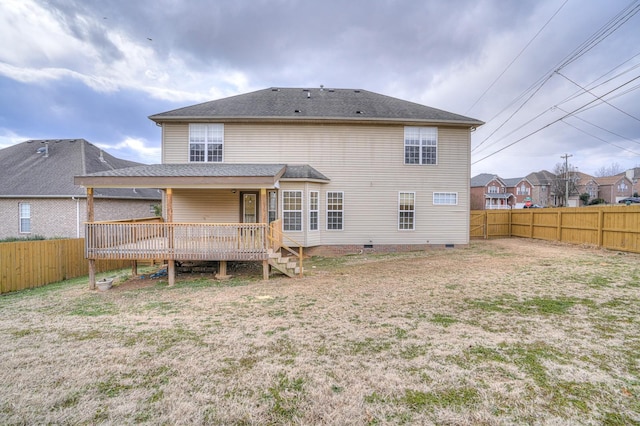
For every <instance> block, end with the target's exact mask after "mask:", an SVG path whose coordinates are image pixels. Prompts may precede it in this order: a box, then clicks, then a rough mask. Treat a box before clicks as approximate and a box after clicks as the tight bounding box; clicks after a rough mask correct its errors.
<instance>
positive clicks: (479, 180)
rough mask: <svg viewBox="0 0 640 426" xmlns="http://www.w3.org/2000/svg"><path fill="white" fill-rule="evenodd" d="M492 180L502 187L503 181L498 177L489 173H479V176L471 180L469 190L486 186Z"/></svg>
mask: <svg viewBox="0 0 640 426" xmlns="http://www.w3.org/2000/svg"><path fill="white" fill-rule="evenodd" d="M494 179H495V180H497V181H498V182H500V183H502V184H503V185H504V181H503V180H502V179H500V177H499V176H498V175H494V174H491V173H480V174H479V175H476V176H474V177H472V178H471V188H476V187H478V186H487V184H488V183H489V182H491V181H492V180H494ZM505 186H506V185H505Z"/></svg>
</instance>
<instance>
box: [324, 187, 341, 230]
mask: <svg viewBox="0 0 640 426" xmlns="http://www.w3.org/2000/svg"><path fill="white" fill-rule="evenodd" d="M343 217H344V193H343V192H327V230H328V231H341V230H342V229H343Z"/></svg>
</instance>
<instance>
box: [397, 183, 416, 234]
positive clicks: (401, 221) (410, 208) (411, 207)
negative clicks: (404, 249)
mask: <svg viewBox="0 0 640 426" xmlns="http://www.w3.org/2000/svg"><path fill="white" fill-rule="evenodd" d="M415 214H416V193H415V192H400V193H399V194H398V229H399V230H400V231H412V230H414V229H415Z"/></svg>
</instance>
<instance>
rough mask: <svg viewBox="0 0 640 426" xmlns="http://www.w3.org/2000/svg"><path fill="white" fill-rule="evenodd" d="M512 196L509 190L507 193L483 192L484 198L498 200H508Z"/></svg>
mask: <svg viewBox="0 0 640 426" xmlns="http://www.w3.org/2000/svg"><path fill="white" fill-rule="evenodd" d="M513 196H514V195H513V194H512V193H510V192H509V193H507V194H485V195H484V198H490V199H498V200H508V199H509V198H511V197H513Z"/></svg>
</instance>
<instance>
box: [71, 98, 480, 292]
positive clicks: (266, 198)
mask: <svg viewBox="0 0 640 426" xmlns="http://www.w3.org/2000/svg"><path fill="white" fill-rule="evenodd" d="M149 118H150V119H151V120H153V121H154V122H155V123H157V124H158V126H160V127H161V128H162V164H156V165H152V166H141V167H133V168H129V169H125V170H122V171H120V170H118V171H109V172H103V173H94V174H89V173H87V174H83V175H81V176H78V177H76V183H78V184H80V185H83V186H85V187H87V188H88V189H91V188H95V189H98V188H108V187H119V186H123V185H134V186H136V187H143V186H144V187H158V188H161V189H162V191H163V193H164V202H163V213H164V217H163V219H164V223H163V224H160V225H162V226H160V225H158V226H159V227H158V228H157V232H158V234H159V235H162V238H160V237H158V244H159V245H158V246H157V247H154V248H153V250H157V251H158V252H162V253H163V256H164V258H165V259H169V261H170V264H169V269H170V272H169V276H170V281H171V276H172V273H171V268H172V266H171V265H172V263H171V262H173V261H174V260H183V259H208V260H219V261H221V262H222V261H224V262H226V261H227V260H254V261H261V262H263V272H264V276H265V277H268V271H269V267H268V265H271V266H272V267H277V263H278V262H282V263H283V264H285V263H287V262H285V261H284V260H282V259H281V260H280V261H278V260H274V258H273V257H271V256H275V255H276V254H275V253H273V252H274V251H278V249H279V248H280V247H281V245H280V243H281V242H282V243H284V244H287V245H288V246H291V247H292V248H297V247H304V248H305V250H304V252H305V253H338V254H339V253H358V252H362V251H364V250H375V251H397V250H408V249H421V248H425V247H429V246H439V245H442V246H444V245H447V246H458V245H466V244H468V242H469V169H470V153H469V150H470V141H471V130H472V129H473V128H475V127H477V126H480V125H482V124H483V123H482V122H481V121H479V120H476V119H473V118H469V117H464V116H461V115H458V114H454V113H451V112H446V111H442V110H439V109H435V108H431V107H428V106H424V105H420V104H416V103H413V102H408V101H405V100H401V99H397V98H393V97H389V96H384V95H381V94H377V93H373V92H369V91H366V90H359V89H327V88H324V87H320V88H309V89H306V88H277V87H273V88H268V89H264V90H259V91H256V92H252V93H247V94H242V95H238V96H233V97H229V98H224V99H219V100H214V101H211V102H206V103H203V104H199V105H193V106H187V107H185V108H180V109H177V110H173V111H168V112H163V113H160V114H155V115H152V116H151V117H149ZM90 227H91V229H92V232H96V233H101V232H110V231H107V230H106V229H107V227H102V226H101V225H100V226H99V225H98V224H95V226H94V225H90ZM129 229H131V228H129ZM101 235H102V234H101ZM197 235H198V236H200V237H199V239H195V236H197ZM191 236H194V238H193V239H192V238H191ZM201 241H208V242H210V244H208V245H203V244H202V243H201ZM134 242H135V243H136V244H137V240H136V241H132V243H131V244H133V243H134ZM123 243H124V242H123ZM163 244H164V245H163ZM150 250H151V249H148V248H147V249H143V248H142V246H141V245H139V250H138V251H137V252H134V251H128V252H127V254H126V255H127V256H130V258H132V259H142V258H145V257H148V256H154V257H156V256H157V253H155V254H154V253H150ZM89 251H90V258H100V257H102V256H108V252H109V251H108V250H106V249H103V247H101V243H100V242H96V244H95V247H90V248H89ZM291 263H293V262H291ZM221 268H222V266H221Z"/></svg>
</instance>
